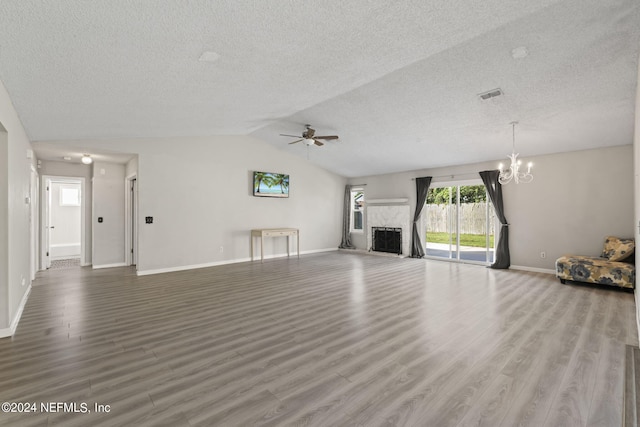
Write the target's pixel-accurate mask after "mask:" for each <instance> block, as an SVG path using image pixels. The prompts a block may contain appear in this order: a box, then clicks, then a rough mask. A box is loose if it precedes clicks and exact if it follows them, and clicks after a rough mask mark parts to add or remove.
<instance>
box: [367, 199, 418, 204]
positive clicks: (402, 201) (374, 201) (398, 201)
mask: <svg viewBox="0 0 640 427" xmlns="http://www.w3.org/2000/svg"><path fill="white" fill-rule="evenodd" d="M408 202H409V199H408V198H407V197H403V198H398V199H369V200H367V202H366V203H367V204H368V205H402V204H405V203H408Z"/></svg>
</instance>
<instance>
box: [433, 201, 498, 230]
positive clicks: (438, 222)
mask: <svg viewBox="0 0 640 427" xmlns="http://www.w3.org/2000/svg"><path fill="white" fill-rule="evenodd" d="M425 210H426V212H425V213H424V215H425V224H426V226H427V232H432V233H447V232H449V218H451V223H452V225H453V227H455V223H456V216H455V215H456V206H455V205H426V206H425ZM489 215H490V216H491V218H490V225H489V226H490V227H491V229H493V224H494V216H495V215H494V213H493V209H491V208H490V209H489ZM486 232H487V204H486V203H463V204H461V205H460V234H486Z"/></svg>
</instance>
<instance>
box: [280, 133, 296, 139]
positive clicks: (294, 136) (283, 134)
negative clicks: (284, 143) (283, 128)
mask: <svg viewBox="0 0 640 427" xmlns="http://www.w3.org/2000/svg"><path fill="white" fill-rule="evenodd" d="M280 136H290V137H293V138H300V135H287V134H286V133H281V134H280Z"/></svg>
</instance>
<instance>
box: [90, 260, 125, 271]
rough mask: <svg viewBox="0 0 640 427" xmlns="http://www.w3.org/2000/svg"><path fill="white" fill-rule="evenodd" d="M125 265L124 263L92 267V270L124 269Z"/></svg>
mask: <svg viewBox="0 0 640 427" xmlns="http://www.w3.org/2000/svg"><path fill="white" fill-rule="evenodd" d="M126 266H127V264H126V263H124V262H118V263H115V264H102V265H95V264H94V265H93V269H94V270H98V269H100V268H113V267H126Z"/></svg>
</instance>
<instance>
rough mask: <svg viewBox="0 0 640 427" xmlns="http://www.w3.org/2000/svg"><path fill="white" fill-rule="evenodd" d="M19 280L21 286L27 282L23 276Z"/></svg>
mask: <svg viewBox="0 0 640 427" xmlns="http://www.w3.org/2000/svg"><path fill="white" fill-rule="evenodd" d="M21 280H22V286H24V285H26V284H27V281H26V280H25V279H24V276H22V277H21Z"/></svg>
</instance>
